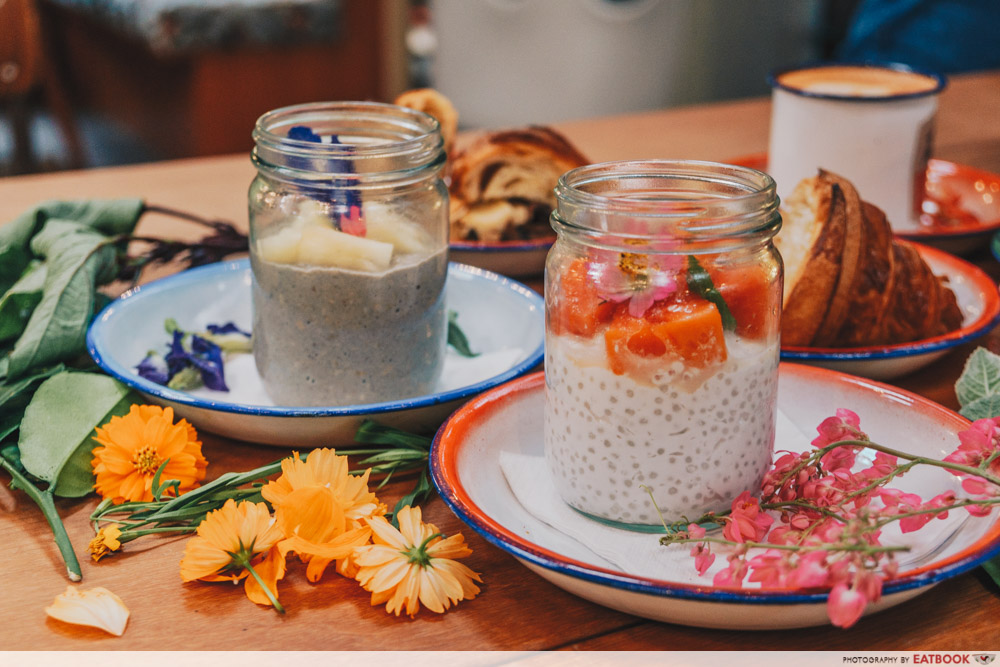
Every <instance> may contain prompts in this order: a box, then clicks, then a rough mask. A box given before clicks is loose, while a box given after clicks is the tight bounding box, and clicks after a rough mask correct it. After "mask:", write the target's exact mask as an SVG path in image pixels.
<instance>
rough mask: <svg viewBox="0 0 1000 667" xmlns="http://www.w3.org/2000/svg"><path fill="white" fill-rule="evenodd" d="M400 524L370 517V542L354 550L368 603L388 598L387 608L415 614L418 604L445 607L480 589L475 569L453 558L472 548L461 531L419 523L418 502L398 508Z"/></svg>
mask: <svg viewBox="0 0 1000 667" xmlns="http://www.w3.org/2000/svg"><path fill="white" fill-rule="evenodd" d="M398 518H399V530H396V529H395V528H393V527H392V525H391V524H390V523H389V522H388V521H386V520H385V518H384V517H381V516H376V517H372V518H371V519H368V525H369V526H371V529H372V531H373V533H374V536H373V541H374V544H371V545H368V546H363V547H359V548H357V549H355V550H354V559H355V562H356V563H357V565H358V568H359V569H358V573H357V575H356V577H355V578H356V579H357V580H358V581H359V582H361V585H362V586H363V587H364V589H365V590H367V591H370V592H371V593H372V605H373V606H374V605H378V604H382V603H383V602H387V604H386V607H385V609H386V611H388V612H390V613H395V614H396V616H399V613H400V612H401V611H403V608H404V606H405V608H406V613H407V614H409V615H410V616H415V615H416V613H417V611H419V610H420V604H421V603H422V604H423V605H424V606H425V607H427V608H428V609H430V610H431V611H435V612H437V613H439V614H440V613H444V611H445V610H446V609H448V608H449V607H450V606H451V605H452V604H457V603H458V602H459V601H460V600H464V599H470V600H471V599H472V598H474V597H476V594H477V593H479V588H478V587H477V586H476V585H475V584H474V583H473V581H478V582H480V583H481V582H482V579H480V578H479V575H478V574H477V573H475V572H473V571H472V570H470V569H469V568H467V567H466V566H465V565H462V564H461V563H459V562H457V561H456V560H454V559H455V558H461V557H463V556H468V555H469V554H471V553H472V549H469V547H468V546H466V544H465V538H463V537H462V534H461V533H458V534H456V535H452V536H451V537H448V538H444V537H443V536H442V535H441V533H440V532H438V529H437V527H436V526H435V525H434V524H430V523H423V522H422V521H421V518H420V508H419V507H413V508H411V507H409V506H407V507H404V508H403V509H401V510H400V511H399V514H398Z"/></svg>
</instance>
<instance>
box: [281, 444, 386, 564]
mask: <svg viewBox="0 0 1000 667" xmlns="http://www.w3.org/2000/svg"><path fill="white" fill-rule="evenodd" d="M369 473H370V471H367V470H366V471H365V473H364V474H363V475H358V476H355V475H351V474H350V473H349V468H348V464H347V457H346V456H338V455H337V453H336V451H335V450H332V449H315V450H313V451H312V452H310V453H309V456H308V457H307V458H306V460H305V461H302V459H301V458H299V455H298V454H297V453H295V454H293V455H292V456H291V457H289V458H287V459H285V460H284V461H282V462H281V476H280V477H279V478H278V479H276V480H275V481H273V482H269V483H268V484H266V485H265V486H264V487H263V488H262V489H261V495H262V496H263V497H264V498H265V499H266V500H267V501H268V502H270V503H271V505H272V506H273V507H274V517H275V521H276V522H277V524H278V525H279V526H280V527H281V530H282V533H283V534H284V536H285V538H286V539H284V540H282V542H281V544H280V545H279V548H280V549H281V551H282V553H283V554H285V553H287V552H289V551H295V552H296V553H297V554H299V558H300V559H301V560H303V561H305V562H307V563H308V564H309V565H308V567H307V568H306V578H307V579H308V580H309V581H318V580H319V578H320V577H322V576H323V573H324V572H325V571H326V568H327V566H328V565H329V564H330V563H331V562H332V561H334V560H336V561H338V562H337V570H338V571H340V572H342V573H344V572H353V571H354V569H355V568H354V567H353V565H352V564H351V562H350V555H351V553H352V552H353V551H354V548H355V547H358V546H361V545H363V544H367V543H368V541H369V539H370V538H371V530H370V529H369V528H368V527H367V526H365V525H364V523H363V520H364V519H367V518H370V517H372V516H376V515H378V516H381V515H382V514H385V511H386V508H385V505H383V504H382V503H380V502H379V500H378V498H377V497H376V496H375V494H374V493H372V492H371V491H369V490H368V476H369Z"/></svg>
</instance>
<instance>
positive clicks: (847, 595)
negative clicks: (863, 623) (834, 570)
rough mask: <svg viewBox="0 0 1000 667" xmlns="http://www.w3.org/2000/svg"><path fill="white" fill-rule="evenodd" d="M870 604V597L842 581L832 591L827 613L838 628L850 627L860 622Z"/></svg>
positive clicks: (828, 600)
mask: <svg viewBox="0 0 1000 667" xmlns="http://www.w3.org/2000/svg"><path fill="white" fill-rule="evenodd" d="M867 605H868V599H867V598H866V597H865V596H864V594H862V593H861V592H860V591H858V590H855V589H853V588H848V587H847V584H846V583H840V584H837V585H836V586H834V587H833V590H832V591H830V597H829V598H828V599H827V603H826V613H827V615H828V616H829V617H830V621H831V622H832V623H833V624H834V625H836V626H837V627H838V628H849V627H851V626H852V625H854V624H855V623H857V622H858V619H859V618H861V615H862V614H863V613H864V611H865V607H866V606H867Z"/></svg>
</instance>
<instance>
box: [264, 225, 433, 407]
mask: <svg viewBox="0 0 1000 667" xmlns="http://www.w3.org/2000/svg"><path fill="white" fill-rule="evenodd" d="M371 210H372V209H370V208H367V207H366V211H369V212H370V211H371ZM325 220H326V219H325V218H323V217H322V216H316V215H311V216H310V215H306V216H303V217H302V219H301V220H300V221H297V222H296V224H294V225H292V226H290V227H288V228H285V229H283V230H281V231H279V232H278V233H277V234H274V235H272V236H270V237H264V238H262V239H259V240H258V242H257V245H256V251H255V252H254V253H251V267H252V269H253V290H252V293H253V310H254V321H253V351H254V358H255V361H256V364H257V370H258V372H259V373H260V375H261V378H262V380H263V381H264V386H265V387H266V389H267V392H268V394H269V395H270V396H271V398H272V400H274V402H275V403H277V404H279V405H289V406H343V405H358V404H367V403H376V402H382V401H389V400H397V399H402V398H408V397H413V396H421V395H425V394H427V393H429V392H430V391H431V390H432V389H433V388H434V386H435V383H436V382H437V380H438V377H439V376H440V373H441V368H442V366H443V363H444V356H445V351H446V347H447V312H446V310H445V299H444V285H445V280H446V277H447V269H448V259H447V248H434V246H433V244H432V243H431V242H430V241H429V239H426V238H422V237H421V233H422V231H421V230H420V229H419V228H418V227H417V226H416V225H414V224H411V223H408V222H407V221H405V220H402V219H400V218H398V217H396V216H390V217H389V218H387V219H383V220H381V221H380V220H379V219H378V217H372V216H370V215H369V219H368V232H367V238H364V237H351V238H344V237H346V236H348V235H346V234H342V233H340V232H336V231H334V230H332V228H330V227H329V223H328V222H325ZM324 225H325V226H324ZM317 229H318V230H319V231H318V232H317V231H316V230H317ZM334 234H335V235H336V236H333V235H334ZM328 237H329V238H332V239H334V246H335V247H330V248H327V247H326V246H325V245H324V243H325V242H326V240H327V238H328ZM379 239H381V240H379ZM340 243H346V244H347V245H346V246H345V247H346V250H345V249H344V248H342V247H341V246H339V245H337V244H340ZM358 244H360V245H358ZM365 244H368V245H365ZM376 244H378V245H376ZM355 246H357V247H358V248H359V249H356V248H355ZM383 251H384V252H383ZM359 256H364V257H367V258H369V259H358V257H359ZM371 258H374V259H371ZM372 262H375V264H374V265H373V263H372Z"/></svg>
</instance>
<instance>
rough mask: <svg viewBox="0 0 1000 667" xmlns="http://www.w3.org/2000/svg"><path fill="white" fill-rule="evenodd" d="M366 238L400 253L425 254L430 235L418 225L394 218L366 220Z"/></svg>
mask: <svg viewBox="0 0 1000 667" xmlns="http://www.w3.org/2000/svg"><path fill="white" fill-rule="evenodd" d="M366 222H367V224H368V238H370V239H374V240H376V241H382V242H384V243H391V244H392V245H393V246H394V247H395V248H396V250H398V251H399V252H402V253H410V254H427V252H428V249H429V248H430V247H431V239H430V235H429V234H428V233H427V232H426V231H424V230H423V229H422V228H421V227H420V226H419V225H416V224H414V223H412V222H407V221H406V220H403V219H401V218H397V217H395V216H388V215H385V216H379V217H377V218H368V220H367V221H366Z"/></svg>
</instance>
